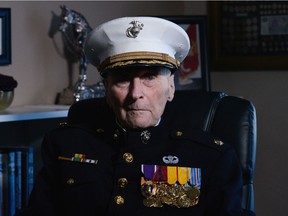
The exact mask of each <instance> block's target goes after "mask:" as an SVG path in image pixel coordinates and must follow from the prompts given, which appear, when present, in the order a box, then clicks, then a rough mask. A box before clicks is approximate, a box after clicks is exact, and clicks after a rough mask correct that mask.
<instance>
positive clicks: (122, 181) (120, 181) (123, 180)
mask: <svg viewBox="0 0 288 216" xmlns="http://www.w3.org/2000/svg"><path fill="white" fill-rule="evenodd" d="M127 184H128V180H127V179H126V178H119V179H118V185H119V186H120V187H121V188H124V187H125V186H126V185H127Z"/></svg>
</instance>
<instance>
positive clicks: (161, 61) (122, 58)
mask: <svg viewBox="0 0 288 216" xmlns="http://www.w3.org/2000/svg"><path fill="white" fill-rule="evenodd" d="M132 64H143V65H144V64H150V65H154V64H155V65H163V66H165V65H167V66H169V67H175V68H176V69H177V68H178V67H179V65H180V62H179V61H177V60H176V59H174V58H172V57H170V56H169V55H167V54H164V53H155V52H129V53H122V54H118V55H114V56H110V57H108V58H107V59H105V60H104V61H103V62H102V64H101V65H100V66H99V68H98V70H99V71H100V72H103V71H104V70H107V69H113V68H117V67H123V66H128V65H132Z"/></svg>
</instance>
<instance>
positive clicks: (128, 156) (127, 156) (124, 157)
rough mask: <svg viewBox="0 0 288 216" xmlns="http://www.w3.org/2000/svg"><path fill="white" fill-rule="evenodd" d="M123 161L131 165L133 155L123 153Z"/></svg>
mask: <svg viewBox="0 0 288 216" xmlns="http://www.w3.org/2000/svg"><path fill="white" fill-rule="evenodd" d="M123 159H124V160H125V161H126V162H127V163H131V162H132V161H133V155H132V154H131V153H125V154H123Z"/></svg>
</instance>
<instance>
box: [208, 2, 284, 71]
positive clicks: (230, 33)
mask: <svg viewBox="0 0 288 216" xmlns="http://www.w3.org/2000/svg"><path fill="white" fill-rule="evenodd" d="M287 13H288V2H285V1H215V2H214V1H213V2H212V1H211V2H209V3H208V16H209V18H208V22H209V34H210V47H211V48H210V50H211V51H210V54H211V56H210V63H211V70H213V71H251V70H254V71H267V70H287V68H288V61H287V58H288V42H287V41H288V15H287Z"/></svg>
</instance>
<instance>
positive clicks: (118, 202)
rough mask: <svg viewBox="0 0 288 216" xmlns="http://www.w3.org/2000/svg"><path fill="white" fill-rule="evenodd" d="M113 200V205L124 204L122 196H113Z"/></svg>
mask: <svg viewBox="0 0 288 216" xmlns="http://www.w3.org/2000/svg"><path fill="white" fill-rule="evenodd" d="M114 200H115V203H116V204H117V205H123V204H124V198H123V197H122V196H115V197H114Z"/></svg>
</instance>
